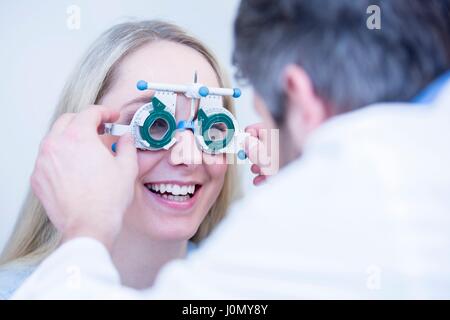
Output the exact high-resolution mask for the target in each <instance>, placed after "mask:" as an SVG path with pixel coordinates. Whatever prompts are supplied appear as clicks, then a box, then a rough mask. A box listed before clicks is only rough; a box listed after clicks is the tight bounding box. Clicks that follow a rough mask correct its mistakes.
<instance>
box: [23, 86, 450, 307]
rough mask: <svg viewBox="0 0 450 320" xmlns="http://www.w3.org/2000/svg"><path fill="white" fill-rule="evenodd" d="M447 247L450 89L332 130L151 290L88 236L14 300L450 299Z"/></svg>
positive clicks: (373, 110)
mask: <svg viewBox="0 0 450 320" xmlns="http://www.w3.org/2000/svg"><path fill="white" fill-rule="evenodd" d="M449 252H450V85H447V86H446V88H445V89H444V90H443V91H442V93H441V95H440V96H439V98H438V99H437V100H436V101H435V105H434V106H412V105H408V104H382V105H374V106H370V107H367V108H365V109H362V110H360V111H357V112H353V113H349V114H346V115H342V116H339V117H336V118H334V119H332V120H330V121H328V122H327V123H325V124H324V125H323V126H322V127H321V128H320V129H318V130H317V132H316V133H315V134H314V135H313V136H312V137H311V139H310V140H309V142H308V144H307V146H306V149H305V152H304V156H303V157H302V158H301V159H300V160H298V161H295V162H294V163H292V164H290V165H289V166H288V167H286V168H284V169H283V170H281V172H280V173H279V174H278V175H277V176H276V177H273V178H272V179H270V181H269V182H268V183H267V184H266V185H265V186H263V187H261V188H258V189H257V190H255V191H254V192H253V193H252V194H251V195H248V196H247V197H246V198H245V199H244V200H243V201H240V202H239V203H237V204H236V205H234V206H233V207H232V209H231V210H230V213H229V215H228V216H227V217H226V219H225V220H224V221H223V223H222V224H221V225H220V226H219V227H218V228H217V229H216V230H215V232H214V233H213V234H212V235H211V236H210V238H208V240H206V241H205V242H204V243H203V245H202V246H201V247H200V249H199V250H198V251H197V252H195V253H193V254H192V255H191V256H190V257H189V258H188V259H186V260H183V261H175V262H172V263H170V264H168V265H167V266H166V267H165V268H163V270H162V272H161V273H160V275H159V277H158V279H157V282H156V284H155V286H154V287H153V288H151V289H149V290H144V291H134V290H131V289H127V288H124V287H122V286H121V285H120V282H119V276H118V273H117V271H116V269H115V268H114V266H113V264H112V262H111V259H110V256H109V254H108V252H107V250H106V249H105V247H104V246H103V245H102V244H101V243H99V242H97V241H95V240H93V239H87V238H84V239H81V238H80V239H75V240H72V241H70V242H68V243H66V244H64V245H62V246H61V247H60V248H59V249H58V250H57V251H56V252H55V253H53V254H52V255H51V256H50V257H49V258H47V259H46V260H45V261H44V262H43V263H42V264H41V266H40V267H39V268H38V269H37V271H36V272H35V273H34V274H33V275H32V276H31V277H30V278H29V279H28V280H27V281H26V282H25V284H24V285H23V286H22V287H21V288H20V289H19V290H18V291H17V292H16V294H15V298H16V299H28V298H56V299H67V298H68V299H71V298H148V299H165V298H181V299H185V298H189V299H191V298H192V299H197V298H200V299H216V298H231V299H240V298H244V299H246V298H252V299H278V298H362V299H366V298H450V259H449Z"/></svg>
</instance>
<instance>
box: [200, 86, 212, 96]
mask: <svg viewBox="0 0 450 320" xmlns="http://www.w3.org/2000/svg"><path fill="white" fill-rule="evenodd" d="M198 94H199V95H200V96H201V97H206V96H207V95H208V94H209V89H208V87H200V88H199V89H198Z"/></svg>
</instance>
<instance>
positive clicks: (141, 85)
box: [136, 80, 148, 91]
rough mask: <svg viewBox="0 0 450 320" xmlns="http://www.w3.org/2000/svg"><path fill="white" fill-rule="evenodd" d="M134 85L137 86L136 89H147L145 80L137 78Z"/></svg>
mask: <svg viewBox="0 0 450 320" xmlns="http://www.w3.org/2000/svg"><path fill="white" fill-rule="evenodd" d="M136 87H137V88H138V90H141V91H143V90H147V88H148V84H147V81H144V80H139V81H138V82H137V84H136Z"/></svg>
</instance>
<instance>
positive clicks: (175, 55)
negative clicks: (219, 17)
mask: <svg viewBox="0 0 450 320" xmlns="http://www.w3.org/2000/svg"><path fill="white" fill-rule="evenodd" d="M118 71H119V72H118V78H120V81H121V82H122V83H128V82H130V83H133V84H134V83H136V82H137V81H138V80H141V79H142V80H145V81H148V82H163V83H173V84H186V83H192V82H193V81H194V73H195V72H196V73H197V79H198V82H199V83H202V84H205V85H207V86H214V87H217V86H219V83H218V79H217V75H216V73H215V71H214V69H213V68H212V66H211V65H210V63H209V62H208V60H207V59H206V58H205V57H204V56H203V55H202V54H201V53H199V52H198V51H196V50H194V49H193V48H190V47H188V46H186V45H182V44H178V43H174V42H169V41H155V42H152V43H149V44H146V45H144V46H143V47H141V48H139V49H138V50H136V51H135V52H133V53H131V54H130V55H128V56H127V57H126V58H125V59H124V60H123V61H122V62H121V64H120V66H119V70H118ZM116 80H119V79H116Z"/></svg>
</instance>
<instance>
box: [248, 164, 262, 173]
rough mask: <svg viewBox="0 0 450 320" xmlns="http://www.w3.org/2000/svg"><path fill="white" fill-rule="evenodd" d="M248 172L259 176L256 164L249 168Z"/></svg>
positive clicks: (259, 171) (259, 170) (259, 169)
mask: <svg viewBox="0 0 450 320" xmlns="http://www.w3.org/2000/svg"><path fill="white" fill-rule="evenodd" d="M250 171H251V172H252V173H254V174H260V173H261V168H260V167H259V166H258V165H256V164H252V166H251V167H250Z"/></svg>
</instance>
